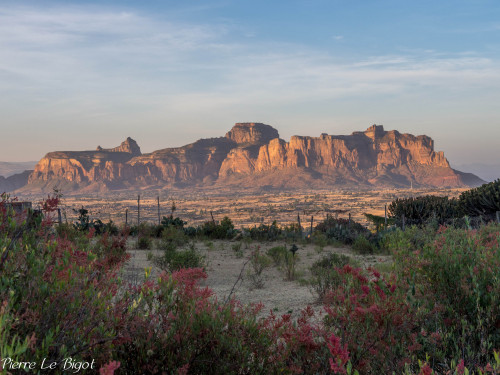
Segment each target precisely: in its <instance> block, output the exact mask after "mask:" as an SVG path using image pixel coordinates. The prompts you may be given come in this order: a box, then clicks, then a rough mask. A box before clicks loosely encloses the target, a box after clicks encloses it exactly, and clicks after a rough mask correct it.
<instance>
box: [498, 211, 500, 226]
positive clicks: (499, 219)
mask: <svg viewBox="0 0 500 375" xmlns="http://www.w3.org/2000/svg"><path fill="white" fill-rule="evenodd" d="M497 224H500V211H497Z"/></svg>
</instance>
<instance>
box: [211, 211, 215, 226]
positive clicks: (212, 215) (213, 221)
mask: <svg viewBox="0 0 500 375" xmlns="http://www.w3.org/2000/svg"><path fill="white" fill-rule="evenodd" d="M210 216H211V217H212V223H214V225H215V219H214V213H213V212H212V211H210Z"/></svg>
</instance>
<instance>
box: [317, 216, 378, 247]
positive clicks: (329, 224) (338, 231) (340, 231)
mask: <svg viewBox="0 0 500 375" xmlns="http://www.w3.org/2000/svg"><path fill="white" fill-rule="evenodd" d="M315 230H316V231H318V232H322V233H324V234H325V235H326V237H327V238H329V239H334V240H337V241H339V242H342V243H344V244H348V245H350V244H352V243H353V242H354V240H355V239H356V238H357V237H358V236H360V235H363V234H364V235H369V234H370V232H369V231H368V229H366V228H365V227H364V226H363V225H361V224H360V223H357V222H355V221H354V220H351V222H350V223H349V220H347V219H337V218H333V217H331V216H328V217H327V218H326V219H325V220H323V221H322V222H321V223H319V224H318V225H317V226H316V229H315Z"/></svg>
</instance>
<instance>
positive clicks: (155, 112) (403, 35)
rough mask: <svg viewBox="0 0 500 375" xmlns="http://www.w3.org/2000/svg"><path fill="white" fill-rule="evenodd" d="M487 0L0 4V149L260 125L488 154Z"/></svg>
mask: <svg viewBox="0 0 500 375" xmlns="http://www.w3.org/2000/svg"><path fill="white" fill-rule="evenodd" d="M499 109H500V2H499V1H498V0H490V1H483V0H474V1H472V0H471V1H463V0H453V1H451V0H442V1H435V0H432V1H428V0H419V1H401V0H397V1H387V0H378V1H356V0H352V1H349V0H302V1H299V0H286V1H272V0H267V1H260V0H252V1H244V0H233V1H230V0H220V1H219V0H203V1H201V0H185V1H169V0H161V1H156V0H149V1H111V0H99V1H92V0H87V1H71V0H67V1H43V0H37V1H26V0H18V1H4V0H0V116H1V117H0V160H1V161H29V160H39V159H40V158H41V157H43V155H44V154H46V153H47V152H49V151H55V150H90V149H95V148H96V147H97V145H101V146H102V147H114V146H117V145H119V144H120V143H121V142H122V141H123V140H124V139H125V138H126V137H128V136H130V137H132V138H133V139H135V140H136V141H137V142H138V144H139V146H140V147H141V149H142V151H143V152H152V151H154V150H157V149H161V148H166V147H174V146H182V145H184V144H187V143H191V142H194V141H195V140H197V139H200V138H208V137H218V136H223V135H224V134H225V133H226V132H227V131H228V130H229V129H230V128H231V127H232V126H233V125H234V123H236V122H263V123H266V124H269V125H272V126H274V127H275V128H276V129H278V131H279V132H280V136H281V138H284V139H285V140H289V138H290V136H292V135H309V136H319V135H320V134H321V133H328V134H333V135H339V134H351V133H352V132H353V131H358V130H364V129H366V128H367V127H369V126H370V125H372V124H381V125H384V127H385V128H386V129H387V130H391V129H397V130H399V131H400V132H403V133H411V134H415V135H420V134H426V135H429V136H430V137H432V138H433V139H434V140H435V147H436V150H438V151H444V152H445V156H446V157H447V158H448V160H449V161H450V162H451V163H452V165H465V164H467V165H474V164H478V163H479V164H490V165H493V164H497V165H498V164H500V162H499V160H500V147H499V145H500V142H499V140H500V110H499Z"/></svg>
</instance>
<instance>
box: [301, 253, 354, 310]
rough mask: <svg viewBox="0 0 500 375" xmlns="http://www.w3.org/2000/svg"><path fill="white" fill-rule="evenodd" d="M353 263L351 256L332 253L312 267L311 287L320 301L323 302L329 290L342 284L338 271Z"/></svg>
mask: <svg viewBox="0 0 500 375" xmlns="http://www.w3.org/2000/svg"><path fill="white" fill-rule="evenodd" d="M352 263H353V262H352V259H351V258H350V257H349V256H347V255H343V254H337V253H330V254H328V255H325V256H323V257H322V258H321V259H320V260H317V261H316V262H314V264H313V265H312V266H311V274H312V278H311V281H310V285H311V286H312V288H313V290H314V292H315V293H316V294H317V295H318V298H319V299H320V301H322V300H323V297H324V296H325V294H326V293H327V292H328V291H329V290H331V289H334V288H335V287H336V286H337V285H338V283H339V282H340V276H339V273H338V269H341V268H343V267H344V266H345V265H347V264H352Z"/></svg>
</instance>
